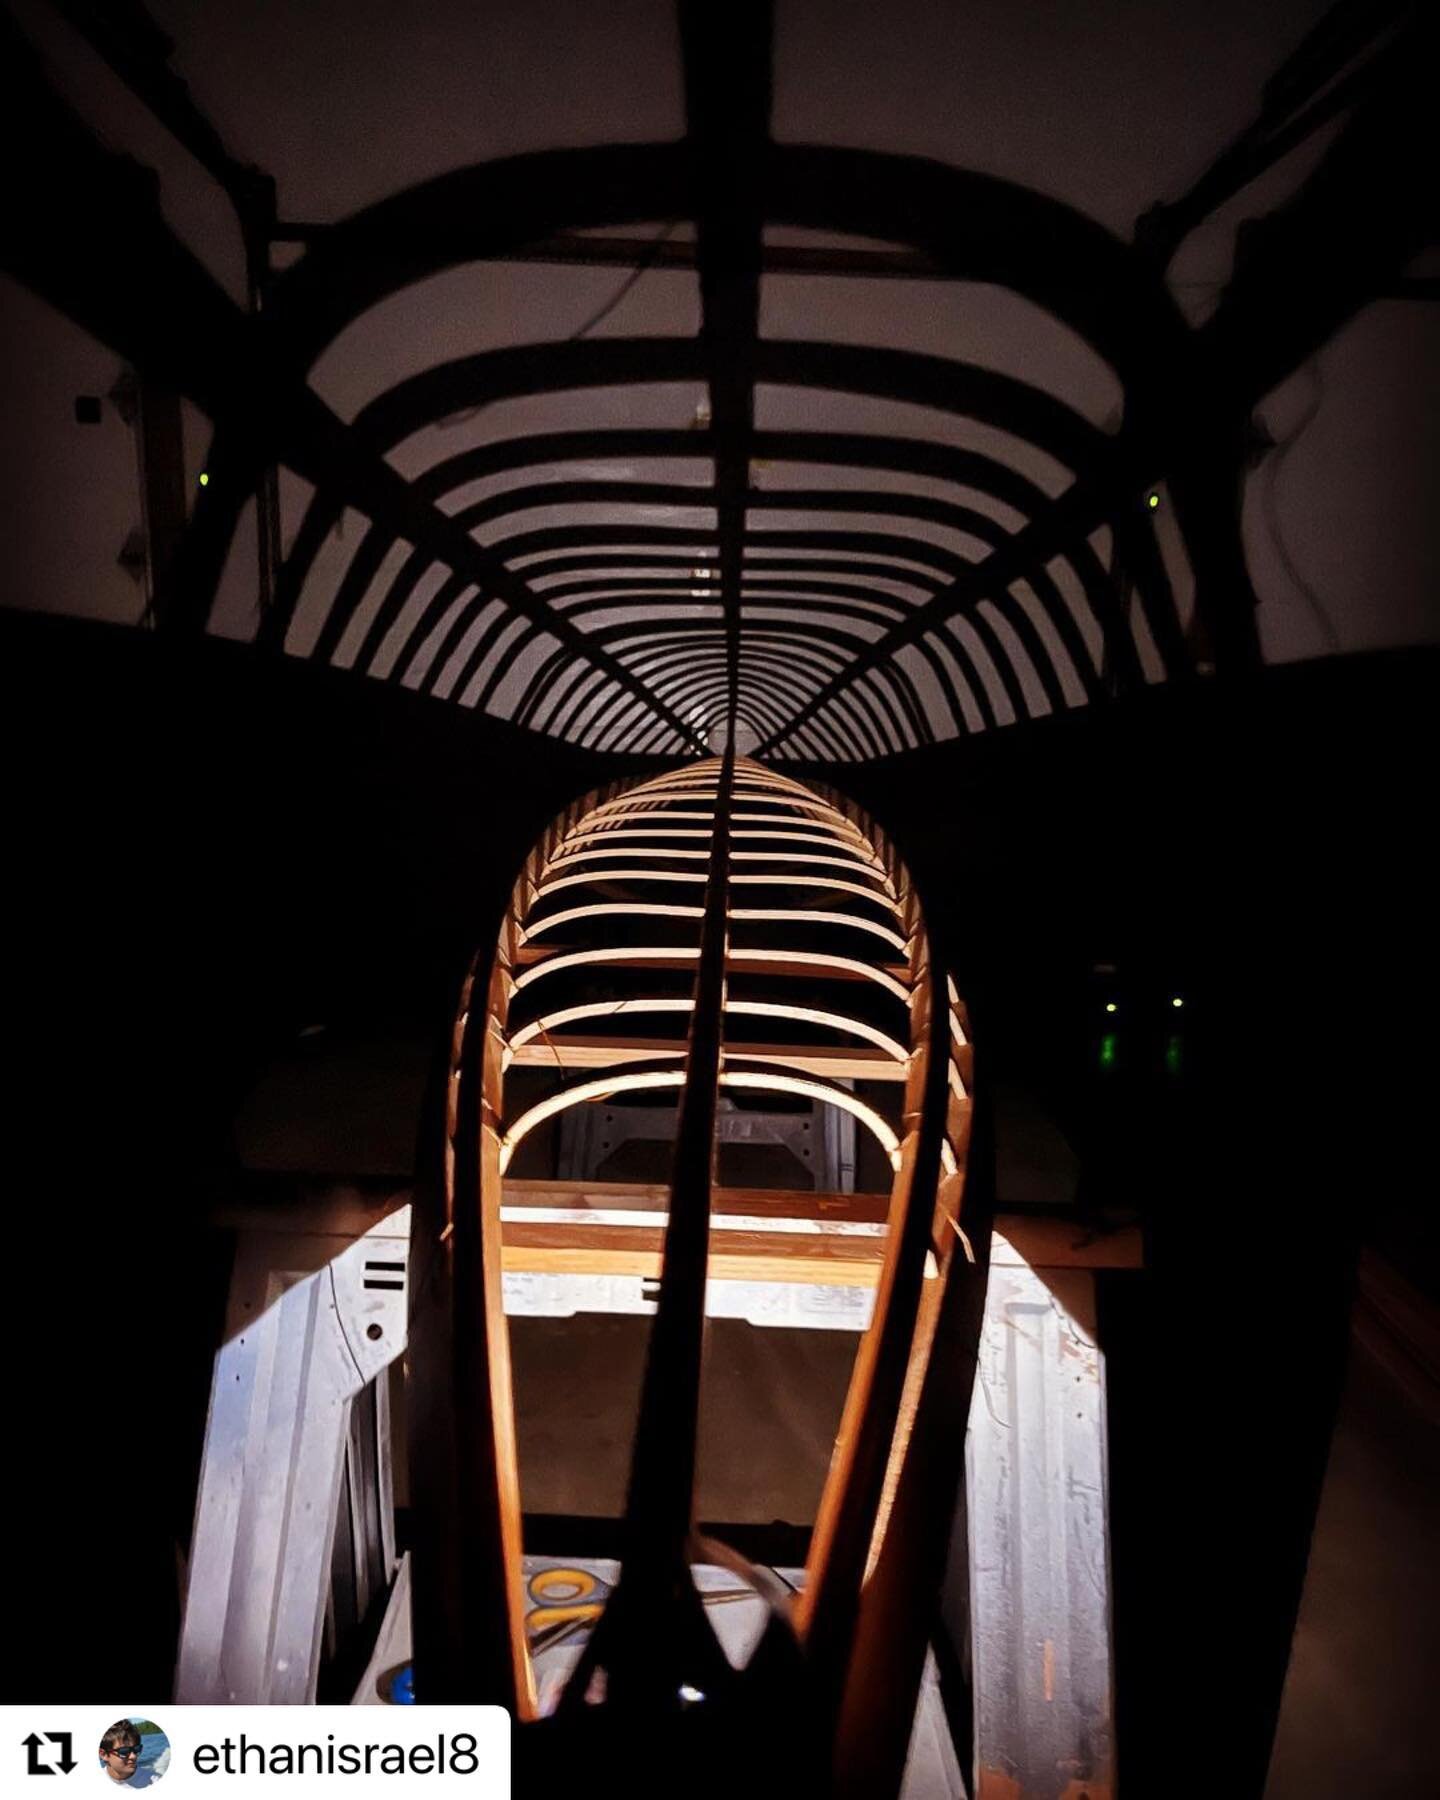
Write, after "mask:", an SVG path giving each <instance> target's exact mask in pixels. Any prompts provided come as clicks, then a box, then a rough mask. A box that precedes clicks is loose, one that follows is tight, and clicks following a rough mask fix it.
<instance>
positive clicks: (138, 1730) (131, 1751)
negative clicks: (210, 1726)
mask: <svg viewBox="0 0 1440 1800" xmlns="http://www.w3.org/2000/svg"><path fill="white" fill-rule="evenodd" d="M169 1767H170V1740H169V1738H167V1737H166V1735H165V1733H164V1732H163V1731H162V1730H161V1729H160V1727H159V1726H158V1725H157V1724H155V1722H154V1721H153V1720H152V1719H117V1720H116V1721H115V1723H114V1724H113V1725H111V1726H109V1727H108V1728H107V1729H106V1731H105V1733H104V1735H103V1736H102V1737H101V1739H100V1769H101V1773H102V1774H104V1775H106V1776H107V1777H108V1778H109V1779H110V1781H111V1782H113V1783H114V1785H115V1786H116V1787H117V1788H121V1789H123V1790H124V1791H125V1792H126V1793H134V1792H135V1791H136V1790H137V1789H139V1788H149V1787H154V1785H155V1783H156V1782H157V1781H159V1780H160V1779H161V1777H162V1776H163V1775H164V1773H165V1771H166V1770H167V1769H168V1768H169Z"/></svg>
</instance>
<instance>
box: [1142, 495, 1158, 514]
mask: <svg viewBox="0 0 1440 1800" xmlns="http://www.w3.org/2000/svg"><path fill="white" fill-rule="evenodd" d="M1145 504H1146V505H1147V506H1148V507H1149V508H1150V510H1151V512H1154V511H1155V509H1156V507H1158V506H1159V504H1160V496H1159V495H1158V494H1147V495H1146V496H1145Z"/></svg>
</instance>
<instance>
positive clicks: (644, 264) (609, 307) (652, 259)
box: [435, 219, 680, 431]
mask: <svg viewBox="0 0 1440 1800" xmlns="http://www.w3.org/2000/svg"><path fill="white" fill-rule="evenodd" d="M679 223H680V221H679V220H678V219H671V221H670V223H669V224H668V225H667V226H666V227H665V229H664V230H663V231H662V232H661V233H660V235H659V236H658V237H657V238H654V239H653V240H652V241H651V244H650V248H649V249H648V250H647V251H646V252H645V254H644V256H642V257H641V259H640V261H639V262H638V263H636V265H635V267H634V268H633V269H632V270H631V271H630V273H629V274H628V275H627V276H626V277H625V279H624V280H623V281H622V282H621V283H620V285H619V287H617V288H616V290H615V292H614V293H613V294H611V295H610V297H609V299H607V300H606V301H605V302H604V303H603V304H602V305H601V306H598V307H597V308H596V309H595V311H594V312H593V313H591V315H590V317H589V318H588V319H586V321H585V322H584V324H583V325H579V326H577V327H576V329H575V330H574V331H572V332H571V333H570V335H569V337H568V338H566V339H565V342H566V343H567V344H575V343H578V342H579V341H580V339H581V338H583V337H586V336H588V335H589V333H590V332H592V331H593V330H594V329H595V327H596V326H597V325H598V324H599V323H600V322H601V320H602V319H608V318H609V316H610V314H611V313H612V312H614V310H615V308H616V307H617V306H618V305H619V304H620V302H621V301H622V300H623V299H624V298H625V296H626V295H627V294H628V293H629V292H630V290H631V288H633V287H634V285H635V283H636V282H637V281H638V280H639V279H640V277H641V276H642V275H644V274H645V273H646V272H647V271H648V270H650V269H653V268H654V267H655V263H656V260H657V258H658V257H659V255H660V252H661V250H662V249H663V248H664V246H665V245H666V244H667V243H668V242H669V240H670V238H671V236H672V235H673V234H674V231H675V228H676V226H677V225H678V224H679ZM484 410H485V407H484V405H483V404H482V405H480V406H467V407H466V408H465V409H464V411H463V412H458V413H451V414H450V415H449V417H448V418H444V419H437V420H436V421H435V424H436V426H437V428H438V429H440V430H442V431H448V430H450V429H451V427H452V426H455V425H464V424H466V423H467V422H468V421H469V420H471V419H474V418H478V417H479V415H480V414H481V413H482V412H484Z"/></svg>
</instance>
